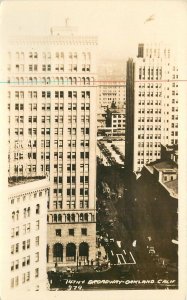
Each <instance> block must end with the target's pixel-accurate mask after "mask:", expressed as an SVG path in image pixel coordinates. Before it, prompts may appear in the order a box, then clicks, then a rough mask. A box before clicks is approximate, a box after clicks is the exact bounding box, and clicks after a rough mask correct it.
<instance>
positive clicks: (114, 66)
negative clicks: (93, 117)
mask: <svg viewBox="0 0 187 300" xmlns="http://www.w3.org/2000/svg"><path fill="white" fill-rule="evenodd" d="M124 69H125V63H124V62H123V61H118V60H116V61H115V60H112V61H111V60H104V61H103V62H100V65H99V67H98V97H97V126H98V128H99V129H100V128H103V127H105V126H106V123H105V117H106V110H107V107H111V105H112V102H114V103H115V105H116V107H117V108H118V109H121V112H122V113H125V96H126V93H125V88H126V87H125V76H124V74H125V71H124Z"/></svg>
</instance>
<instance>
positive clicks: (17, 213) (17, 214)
mask: <svg viewBox="0 0 187 300" xmlns="http://www.w3.org/2000/svg"><path fill="white" fill-rule="evenodd" d="M16 220H19V210H17V211H16Z"/></svg>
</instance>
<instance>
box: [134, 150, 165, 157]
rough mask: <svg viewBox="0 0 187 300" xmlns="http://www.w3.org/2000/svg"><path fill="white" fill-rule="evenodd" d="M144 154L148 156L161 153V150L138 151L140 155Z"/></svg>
mask: <svg viewBox="0 0 187 300" xmlns="http://www.w3.org/2000/svg"><path fill="white" fill-rule="evenodd" d="M144 154H145V155H146V156H152V155H155V156H156V155H160V151H154V152H153V151H145V152H144V151H141V152H140V151H138V156H144Z"/></svg>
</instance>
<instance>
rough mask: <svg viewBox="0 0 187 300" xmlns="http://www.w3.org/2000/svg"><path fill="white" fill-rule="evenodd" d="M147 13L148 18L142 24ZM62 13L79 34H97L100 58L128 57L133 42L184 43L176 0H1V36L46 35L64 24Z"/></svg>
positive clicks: (184, 19)
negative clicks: (53, 27)
mask: <svg viewBox="0 0 187 300" xmlns="http://www.w3.org/2000/svg"><path fill="white" fill-rule="evenodd" d="M152 15H154V17H153V18H154V20H152V21H150V22H146V23H145V20H146V19H148V18H149V17H150V16H152ZM67 17H68V18H69V19H70V23H71V25H72V26H77V27H79V32H80V34H94V35H97V36H98V38H99V50H100V54H101V55H102V56H107V57H112V58H114V57H115V58H126V57H128V56H134V55H136V54H137V44H138V42H145V41H170V42H174V45H175V47H180V48H181V46H183V45H184V44H186V38H185V37H186V34H187V31H186V30H187V29H186V28H187V2H186V1H182V0H181V1H180V0H176V1H175V0H173V1H172V0H169V1H166V0H162V1H159V0H157V1H151V0H147V1H146V0H145V1H141V0H139V1H133V0H131V1H125V0H123V1H117V0H112V1H110V0H109V1H102V0H98V1H88V0H87V1H79V0H77V1H76V0H74V1H70V0H67V1H65V0H64V1H63V0H62V1H53V0H51V1H42V0H41V1H30V0H29V1H15V0H14V1H5V2H3V3H1V10H0V22H1V25H2V27H1V28H2V30H3V33H4V34H5V35H6V36H9V35H11V36H12V35H43V34H49V30H50V27H51V26H64V24H65V19H66V18H67Z"/></svg>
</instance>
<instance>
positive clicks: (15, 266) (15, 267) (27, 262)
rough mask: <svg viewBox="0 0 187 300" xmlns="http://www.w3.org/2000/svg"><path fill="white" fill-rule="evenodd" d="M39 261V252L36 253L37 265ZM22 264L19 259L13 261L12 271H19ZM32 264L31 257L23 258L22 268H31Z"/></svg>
mask: <svg viewBox="0 0 187 300" xmlns="http://www.w3.org/2000/svg"><path fill="white" fill-rule="evenodd" d="M38 261H39V252H36V253H35V263H36V262H38ZM20 263H21V262H20V261H19V260H18V259H17V260H15V261H12V262H11V271H14V270H18V269H19V265H20ZM30 263H31V259H30V255H28V256H25V257H23V258H22V263H21V266H22V267H25V266H29V265H30Z"/></svg>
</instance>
